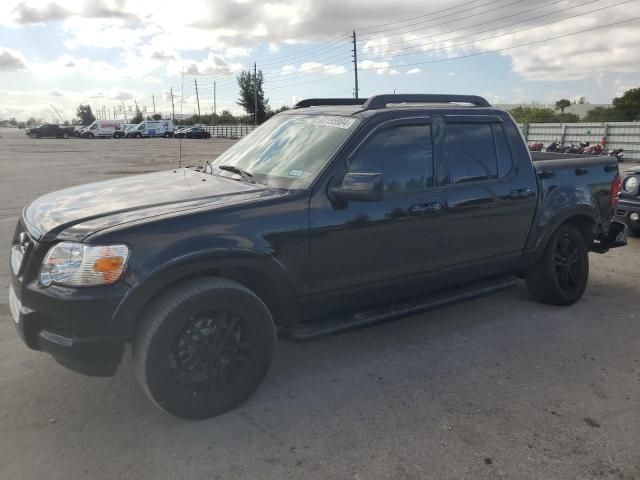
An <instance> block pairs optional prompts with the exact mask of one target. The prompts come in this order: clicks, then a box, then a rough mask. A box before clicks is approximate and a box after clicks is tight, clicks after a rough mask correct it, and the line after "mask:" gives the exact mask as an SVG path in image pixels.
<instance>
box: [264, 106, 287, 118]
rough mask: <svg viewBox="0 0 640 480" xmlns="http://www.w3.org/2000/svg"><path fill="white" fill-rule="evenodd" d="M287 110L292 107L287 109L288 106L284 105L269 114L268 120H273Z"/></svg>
mask: <svg viewBox="0 0 640 480" xmlns="http://www.w3.org/2000/svg"><path fill="white" fill-rule="evenodd" d="M287 110H290V107H287V106H286V105H283V106H281V107H279V108H276V109H275V110H272V111H269V112H268V113H267V118H271V117H273V116H274V115H276V114H278V113H282V112H286V111H287Z"/></svg>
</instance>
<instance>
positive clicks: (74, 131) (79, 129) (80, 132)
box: [71, 125, 87, 137]
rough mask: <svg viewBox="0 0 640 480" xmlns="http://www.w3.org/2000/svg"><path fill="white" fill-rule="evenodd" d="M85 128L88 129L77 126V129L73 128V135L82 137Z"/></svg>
mask: <svg viewBox="0 0 640 480" xmlns="http://www.w3.org/2000/svg"><path fill="white" fill-rule="evenodd" d="M85 128H87V126H86V125H76V126H75V127H73V130H72V132H71V134H72V135H73V136H74V137H81V136H82V132H84V130H85Z"/></svg>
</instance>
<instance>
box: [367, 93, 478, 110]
mask: <svg viewBox="0 0 640 480" xmlns="http://www.w3.org/2000/svg"><path fill="white" fill-rule="evenodd" d="M389 103H470V104H472V105H474V106H476V107H490V106H491V104H490V103H489V102H487V101H486V100H485V99H484V98H482V97H479V96H477V95H446V94H421V93H407V94H388V95H374V96H373V97H370V98H369V99H368V100H367V101H366V102H365V103H364V104H363V105H362V109H363V110H376V109H378V108H386V107H387V104H389Z"/></svg>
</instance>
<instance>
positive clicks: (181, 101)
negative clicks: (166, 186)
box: [178, 67, 184, 168]
mask: <svg viewBox="0 0 640 480" xmlns="http://www.w3.org/2000/svg"><path fill="white" fill-rule="evenodd" d="M181 89H182V91H181V92H180V120H182V119H183V118H184V117H183V116H182V104H183V103H184V67H182V86H181ZM178 149H179V151H178V168H180V167H181V166H182V137H180V138H179V139H178Z"/></svg>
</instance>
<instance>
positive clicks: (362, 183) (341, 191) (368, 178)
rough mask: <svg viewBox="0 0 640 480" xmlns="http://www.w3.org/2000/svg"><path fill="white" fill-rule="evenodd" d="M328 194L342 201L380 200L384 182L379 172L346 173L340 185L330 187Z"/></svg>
mask: <svg viewBox="0 0 640 480" xmlns="http://www.w3.org/2000/svg"><path fill="white" fill-rule="evenodd" d="M329 193H330V196H331V198H332V199H334V200H339V201H343V202H349V201H361V202H376V201H380V200H382V198H383V195H384V182H383V180H382V174H381V173H369V172H364V173H347V174H346V175H345V177H344V179H343V180H342V185H340V186H335V187H331V189H330V190H329Z"/></svg>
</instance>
